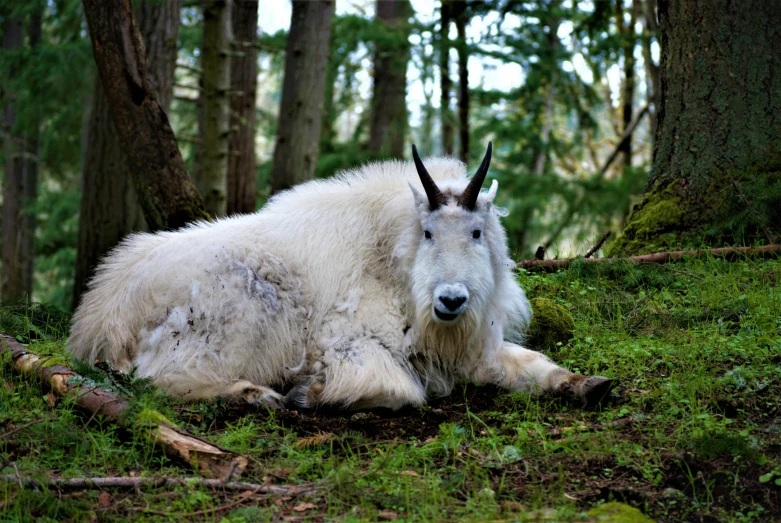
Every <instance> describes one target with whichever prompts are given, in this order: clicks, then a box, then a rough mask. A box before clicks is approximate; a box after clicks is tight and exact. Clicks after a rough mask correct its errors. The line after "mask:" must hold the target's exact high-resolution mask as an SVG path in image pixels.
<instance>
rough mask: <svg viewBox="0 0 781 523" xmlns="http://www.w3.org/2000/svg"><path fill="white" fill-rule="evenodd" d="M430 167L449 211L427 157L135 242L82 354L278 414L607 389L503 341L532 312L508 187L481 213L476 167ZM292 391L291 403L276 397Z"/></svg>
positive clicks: (87, 322)
mask: <svg viewBox="0 0 781 523" xmlns="http://www.w3.org/2000/svg"><path fill="white" fill-rule="evenodd" d="M426 165H427V168H428V170H429V172H430V173H431V175H432V177H433V178H434V180H435V181H436V182H437V185H438V186H439V188H440V189H441V190H442V193H443V194H444V195H445V196H446V198H447V201H448V204H447V205H445V206H443V207H441V208H439V209H438V210H436V211H430V210H429V205H428V201H427V200H426V197H425V196H421V192H420V190H421V189H420V188H421V185H420V183H419V181H418V176H417V173H416V170H415V167H414V166H413V164H411V163H402V162H385V163H378V164H373V165H368V166H365V167H362V168H360V169H357V170H354V171H349V172H346V173H343V174H342V175H340V176H338V177H336V178H334V179H330V180H317V181H312V182H309V183H306V184H303V185H301V186H298V187H295V188H293V189H292V190H290V191H287V192H284V193H282V194H280V195H278V196H276V197H275V198H273V199H272V200H271V201H270V202H269V203H268V205H266V206H265V207H264V208H263V210H261V211H259V212H257V213H255V214H251V215H244V216H236V217H231V218H225V219H221V220H218V221H216V222H213V223H198V224H195V225H192V226H190V227H188V228H186V229H183V230H180V231H175V232H162V233H157V234H135V235H132V236H130V237H129V238H127V239H126V240H125V241H124V242H123V243H122V244H121V245H120V246H119V247H117V248H116V249H115V250H114V251H113V252H112V253H111V254H110V255H109V256H108V257H107V258H106V259H105V260H104V261H103V263H102V264H101V265H100V267H99V268H98V270H97V274H96V275H95V277H94V279H93V280H92V281H91V283H90V290H89V291H88V292H87V293H86V294H85V295H84V298H83V301H82V303H81V305H80V306H79V307H78V309H77V311H76V313H75V314H74V318H73V321H74V323H73V327H72V331H71V337H70V340H69V349H70V351H71V352H72V353H73V354H74V355H75V356H77V357H78V358H81V359H84V360H89V361H94V360H95V359H101V360H105V361H107V362H109V363H110V364H112V365H114V366H116V367H117V368H119V369H122V370H125V371H129V370H130V369H131V368H132V367H134V366H135V367H137V373H138V375H140V376H149V377H151V378H153V380H154V382H155V383H156V384H157V385H158V386H159V387H161V388H162V389H164V390H166V391H168V392H169V393H170V394H172V395H176V396H181V397H185V398H203V397H213V396H222V397H228V398H234V399H241V400H244V401H248V402H250V403H262V404H266V405H269V406H272V407H279V406H281V405H282V404H283V402H285V403H287V404H288V405H299V406H315V405H320V404H332V405H339V406H344V407H348V408H364V407H376V406H384V407H390V408H394V409H396V408H399V407H401V406H403V405H420V404H423V403H424V402H425V401H426V397H427V395H428V394H438V395H442V394H447V393H449V392H450V390H451V388H452V387H453V384H454V383H455V382H457V381H460V380H475V381H479V382H483V383H485V382H493V383H497V384H499V385H501V386H503V387H506V388H508V389H513V390H527V391H532V392H561V393H567V394H570V395H575V396H581V397H587V396H589V395H590V394H592V390H593V389H595V388H596V389H599V392H600V393H604V392H605V390H607V388H609V386H610V385H609V384H608V385H605V384H606V383H608V380H605V379H604V378H585V377H583V376H579V375H574V374H572V373H570V372H568V371H566V370H564V369H562V368H560V367H558V366H556V365H555V364H553V363H552V362H551V361H550V360H549V359H548V358H546V357H545V356H543V355H541V354H539V353H536V352H533V351H529V350H526V349H524V348H522V347H521V346H519V345H516V344H513V343H511V342H508V341H505V340H506V339H508V338H510V339H515V340H516V341H517V340H518V336H519V334H520V333H521V332H522V331H523V330H524V329H525V328H526V327H527V326H528V323H529V320H530V308H529V303H528V301H527V300H526V297H525V295H524V293H523V291H522V290H521V288H520V287H519V286H518V284H517V283H516V281H515V277H514V264H513V263H512V261H511V260H510V259H509V257H508V253H507V245H506V244H507V241H506V236H505V232H504V229H503V228H502V226H501V225H500V223H499V216H500V211H499V210H498V209H497V208H496V207H494V206H493V199H494V196H495V195H496V188H497V186H496V182H494V184H493V185H492V187H491V189H490V190H489V191H488V192H487V193H483V194H481V195H480V197H479V199H478V203H477V206H476V208H475V210H474V211H469V210H466V209H463V208H461V207H459V206H458V205H457V204H456V199H457V198H458V196H459V195H460V194H461V192H462V191H463V190H464V187H465V186H466V184H467V182H468V179H467V172H466V169H465V167H464V165H463V164H461V163H460V162H457V161H455V160H450V159H434V160H428V161H427V162H426ZM408 182H410V183H411V185H410V186H411V187H413V191H412V195H411V194H410V187H408ZM424 230H426V231H429V233H426V235H424ZM475 230H480V231H481V235H480V238H477V239H476V238H474V237H473V236H474V234H473V232H474V231H475ZM431 233H433V237H432V238H431V239H429V238H427V235H428V234H431ZM453 286H457V288H458V289H464V290H465V291H464V292H467V293H468V302H467V306H466V308H465V310H464V311H463V313H461V314H460V315H459V317H458V318H457V319H456V320H454V321H442V320H440V319H438V318H437V316H436V315H435V314H434V308H435V307H436V306H437V304H436V303H435V301H436V300H437V299H438V298H437V296H438V293H439V294H441V293H442V292H449V290H448V289H450V288H451V287H453ZM453 288H456V287H453ZM442 289H445V290H444V291H443V290H442ZM595 380H596V381H595ZM290 386H293V388H292V390H290V392H289V393H288V394H287V396H286V397H285V398H283V397H282V396H281V395H280V394H279V393H277V392H275V391H274V390H273V389H272V387H277V388H279V387H288V388H289V387H290Z"/></svg>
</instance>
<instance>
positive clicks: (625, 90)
mask: <svg viewBox="0 0 781 523" xmlns="http://www.w3.org/2000/svg"><path fill="white" fill-rule="evenodd" d="M623 4H624V0H616V24H617V25H618V31H619V34H620V35H621V52H622V54H623V56H624V82H623V85H622V86H621V113H622V121H623V127H622V128H621V131H622V132H623V133H625V132H626V131H627V129H629V126H630V125H631V124H632V118H633V117H634V111H633V106H634V95H635V43H636V41H637V38H636V36H635V23H636V22H637V12H638V9H639V1H638V0H632V9H631V11H630V14H629V21H628V22H627V21H625V19H624V7H623ZM621 153H622V155H623V158H624V166H625V167H631V166H632V137H631V136H630V137H629V139H628V140H624V141H623V142H622V145H621Z"/></svg>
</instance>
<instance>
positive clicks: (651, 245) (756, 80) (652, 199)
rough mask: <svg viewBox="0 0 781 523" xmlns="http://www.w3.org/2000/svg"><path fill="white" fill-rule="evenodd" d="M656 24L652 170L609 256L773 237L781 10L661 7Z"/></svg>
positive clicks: (778, 226) (777, 222)
mask: <svg viewBox="0 0 781 523" xmlns="http://www.w3.org/2000/svg"><path fill="white" fill-rule="evenodd" d="M659 22H660V29H661V44H662V63H661V71H662V75H661V91H662V100H661V104H660V107H659V113H658V118H659V132H658V135H657V138H658V140H657V144H656V148H655V151H654V164H653V169H652V171H651V176H650V178H649V181H648V185H647V187H646V192H645V195H644V197H643V200H642V201H641V202H640V203H639V204H638V205H636V206H635V208H634V210H633V213H632V215H631V216H630V218H629V221H628V223H627V225H626V227H625V229H624V232H623V235H622V237H621V238H619V239H618V240H617V241H616V242H615V243H614V244H613V246H612V247H611V249H610V252H611V253H622V254H627V253H635V252H640V251H648V250H651V249H658V248H660V247H661V248H665V247H667V246H669V245H679V244H680V243H682V242H692V243H698V244H702V243H706V244H711V245H712V244H735V243H741V242H751V241H754V240H755V239H761V240H762V241H766V236H767V235H768V234H767V232H769V234H770V235H771V240H772V239H773V238H772V236H773V235H778V233H779V232H781V53H779V52H778V50H779V49H781V32H780V31H778V27H781V5H779V4H778V2H777V1H774V0H752V1H749V2H743V3H741V4H740V8H738V7H736V6H735V5H734V4H733V3H732V2H729V1H727V0H696V1H691V2H673V1H670V0H664V1H661V2H659ZM766 231H767V232H766Z"/></svg>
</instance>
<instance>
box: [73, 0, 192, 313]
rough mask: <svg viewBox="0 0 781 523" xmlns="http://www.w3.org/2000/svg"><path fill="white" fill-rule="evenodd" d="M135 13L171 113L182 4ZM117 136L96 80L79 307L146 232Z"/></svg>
mask: <svg viewBox="0 0 781 523" xmlns="http://www.w3.org/2000/svg"><path fill="white" fill-rule="evenodd" d="M136 9H137V13H138V15H139V17H138V18H139V24H140V29H141V33H142V36H143V39H144V44H145V49H146V59H147V63H148V64H149V67H150V73H151V75H152V77H151V81H152V85H153V86H154V87H155V89H156V92H157V93H158V100H159V102H160V107H161V109H162V110H163V111H167V110H168V108H169V106H170V105H171V98H172V96H173V82H174V67H175V65H176V51H177V48H176V43H177V39H178V35H179V14H180V10H181V0H170V1H168V2H156V1H154V0H145V1H143V2H141V3H140V4H139V5H138V6H137V8H136ZM117 134H118V133H117V130H116V128H115V126H114V122H113V121H112V117H111V107H110V106H109V101H108V100H107V98H106V94H105V91H104V89H103V84H102V82H101V80H100V77H96V78H95V86H94V89H93V95H92V109H91V111H90V117H89V123H88V124H87V144H86V148H85V155H84V167H83V171H82V179H81V194H82V196H81V209H80V212H79V241H78V247H77V256H76V277H75V282H74V286H73V307H74V308H75V307H76V306H77V305H78V304H79V300H80V298H81V294H82V293H83V292H84V291H85V290H86V288H87V282H88V281H89V279H90V278H91V277H92V274H93V272H94V270H95V267H96V266H97V264H98V262H99V261H100V260H101V259H102V258H103V257H104V256H105V255H106V254H107V253H108V252H109V251H110V250H111V249H113V248H114V247H115V246H116V245H117V244H118V243H119V242H120V241H121V240H122V238H124V237H125V236H126V235H127V234H129V233H131V232H133V231H138V230H144V229H145V228H146V224H145V223H144V216H143V212H142V210H141V207H140V205H139V203H138V196H137V194H136V190H135V188H134V186H133V176H132V174H131V172H130V169H129V166H128V162H129V159H128V157H127V150H126V148H125V147H124V146H122V145H121V144H120V141H119V139H118V136H117Z"/></svg>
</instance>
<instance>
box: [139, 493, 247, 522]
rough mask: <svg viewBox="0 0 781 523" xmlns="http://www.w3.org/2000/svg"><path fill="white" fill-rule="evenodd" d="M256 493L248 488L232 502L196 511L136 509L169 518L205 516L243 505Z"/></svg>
mask: <svg viewBox="0 0 781 523" xmlns="http://www.w3.org/2000/svg"><path fill="white" fill-rule="evenodd" d="M256 493H257V490H247V491H245V492H242V493H241V494H239V496H238V497H239V499H236V500H234V501H231V502H230V503H225V504H224V505H220V506H218V507H214V508H207V509H203V510H196V511H195V512H166V511H164V510H153V509H150V508H142V507H139V508H137V509H135V510H137V511H139V512H143V513H144V514H155V515H157V516H168V517H169V518H177V519H182V518H189V517H192V516H205V515H207V514H209V515H213V514H216V513H217V512H222V511H224V510H229V509H232V508H233V507H235V506H237V505H241V504H242V503H244V502H245V501H247V500H248V499H249V498H250V497H251V496H252V495H253V494H256Z"/></svg>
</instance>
